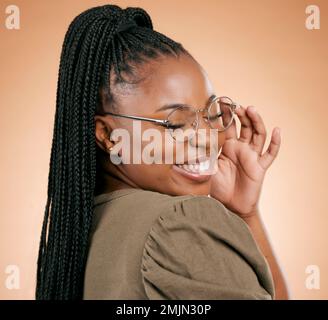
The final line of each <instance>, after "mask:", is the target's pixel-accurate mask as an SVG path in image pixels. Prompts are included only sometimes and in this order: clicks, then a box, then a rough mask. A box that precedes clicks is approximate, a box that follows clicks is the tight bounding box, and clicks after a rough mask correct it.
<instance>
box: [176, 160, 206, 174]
mask: <svg viewBox="0 0 328 320" xmlns="http://www.w3.org/2000/svg"><path fill="white" fill-rule="evenodd" d="M177 166H178V167H180V168H182V169H184V170H186V171H190V172H193V173H201V172H204V171H206V170H208V169H209V167H210V160H206V161H202V162H200V163H195V164H177Z"/></svg>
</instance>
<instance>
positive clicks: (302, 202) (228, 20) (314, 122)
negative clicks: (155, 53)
mask: <svg viewBox="0 0 328 320" xmlns="http://www.w3.org/2000/svg"><path fill="white" fill-rule="evenodd" d="M106 3H109V2H106V1H92V0H88V1H87V0H83V1H82V0H79V1H75V0H70V1H66V0H65V1H64V0H60V1H50V0H47V1H45V0H28V1H26V0H25V1H21V0H12V1H7V0H1V1H0V46H1V50H0V88H1V94H0V108H1V111H0V132H1V133H0V139H1V140H0V141H1V142H0V146H1V158H0V159H1V160H0V161H1V162H0V177H1V179H0V298H1V299H33V298H34V286H35V270H36V257H37V250H38V242H39V236H40V228H41V221H42V218H43V210H44V206H45V202H46V188H47V179H48V165H49V159H50V148H51V139H52V128H53V118H54V112H55V96H56V82H57V72H58V64H59V56H60V50H61V45H62V41H63V39H64V34H65V32H66V30H67V27H68V24H69V23H70V22H71V20H72V19H73V18H74V17H75V16H76V15H77V14H79V13H80V12H81V11H83V10H85V9H87V8H90V7H92V6H95V5H101V4H106ZM110 3H115V4H119V5H121V6H123V7H126V6H140V7H142V8H144V9H146V10H147V11H148V12H149V14H150V15H151V17H152V19H153V23H154V27H155V29H156V30H158V31H160V32H162V33H164V34H167V35H168V36H170V37H172V38H173V39H175V40H177V41H179V42H181V43H182V44H183V45H184V46H185V47H186V48H187V49H188V50H189V51H190V52H191V53H192V54H193V55H194V56H195V57H196V59H198V61H199V62H200V63H201V64H202V65H203V66H204V67H205V69H207V71H208V74H209V76H210V78H211V79H212V81H213V82H214V84H215V85H216V88H217V93H218V94H222V95H228V96H231V97H233V98H234V99H235V100H237V101H239V102H240V103H241V104H243V105H250V104H252V105H255V106H256V107H257V109H258V110H259V112H260V114H261V115H262V117H263V118H264V120H265V123H266V126H267V130H268V140H269V138H270V136H271V132H272V129H273V128H274V127H275V126H279V127H280V128H281V130H282V146H281V149H280V153H279V156H278V158H277V159H276V160H275V162H274V163H273V165H272V167H271V168H270V169H269V171H268V174H267V176H266V179H265V183H264V187H263V190H262V195H261V206H260V208H261V211H262V216H263V220H264V222H265V224H266V227H267V230H268V233H269V236H270V239H271V241H272V244H273V246H274V249H275V252H276V254H277V256H278V259H279V261H280V263H281V265H282V268H283V270H284V272H285V275H286V277H287V279H288V283H289V286H290V289H291V294H292V298H293V299H328V274H327V273H328V250H327V247H328V236H327V233H328V232H327V229H328V216H327V196H328V195H327V183H328V174H327V167H326V165H327V163H328V148H327V127H328V125H327V117H328V108H327V104H326V101H327V93H328V62H327V58H328V1H326V0H320V1H319V0H317V1H314V0H313V1H303V0H284V1H283V0H279V1H277V0H248V1H246V0H245V1H244V0H221V1H220V0H202V1H200V0H188V1H187V0H180V1H177V0H175V1H173V0H166V1H164V0H157V1H155V0H148V1H147V0H144V1H142V0H139V1H138V0H134V1H133V0H131V1H113V2H110ZM11 4H15V5H17V6H18V7H19V9H20V29H19V30H8V29H6V27H5V19H6V16H7V14H6V12H5V10H6V7H7V6H8V5H11ZM308 5H317V6H318V7H319V9H320V29H319V30H308V29H306V27H305V19H306V16H307V15H306V13H305V8H306V7H307V6H308ZM267 145H268V141H267V144H266V146H267ZM311 265H314V266H316V267H317V268H318V269H317V270H319V271H320V278H319V281H320V288H319V289H312V290H310V289H308V288H307V287H306V284H305V281H306V279H307V277H309V274H308V273H306V268H307V266H311ZM12 266H14V267H12ZM15 266H16V267H15ZM11 268H16V269H15V270H16V271H17V270H18V271H19V275H20V277H19V288H17V289H8V288H7V287H8V283H7V281H8V276H10V274H11V272H13V270H14V269H11ZM317 280H318V278H317Z"/></svg>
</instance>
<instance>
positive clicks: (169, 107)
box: [155, 94, 216, 112]
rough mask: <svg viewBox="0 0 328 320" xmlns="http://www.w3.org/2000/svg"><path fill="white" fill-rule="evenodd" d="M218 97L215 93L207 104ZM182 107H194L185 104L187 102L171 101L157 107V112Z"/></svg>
mask: <svg viewBox="0 0 328 320" xmlns="http://www.w3.org/2000/svg"><path fill="white" fill-rule="evenodd" d="M214 97H216V95H215V94H212V95H211V96H210V97H209V98H208V100H207V102H206V106H207V105H208V104H209V103H210V101H211V100H212V99H213V98H214ZM181 107H184V108H185V107H192V106H191V105H189V104H185V103H169V104H164V105H163V106H161V107H160V108H158V109H156V110H155V112H159V111H164V110H170V109H176V108H181Z"/></svg>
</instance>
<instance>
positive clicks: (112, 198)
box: [84, 189, 275, 300]
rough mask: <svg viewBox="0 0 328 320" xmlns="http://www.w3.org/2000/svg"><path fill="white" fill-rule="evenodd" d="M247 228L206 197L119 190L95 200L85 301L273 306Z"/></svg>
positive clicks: (267, 277)
mask: <svg viewBox="0 0 328 320" xmlns="http://www.w3.org/2000/svg"><path fill="white" fill-rule="evenodd" d="M274 294H275V293H274V285H273V280H272V275H271V272H270V269H269V266H268V263H267V261H266V259H265V257H264V256H263V255H262V253H261V252H260V249H259V247H258V245H257V244H256V242H255V240H254V238H253V236H252V234H251V231H250V229H249V227H248V225H247V224H246V223H245V222H244V221H243V220H242V219H241V218H240V217H238V216H237V215H236V214H235V213H233V212H231V211H230V210H228V209H227V208H226V207H225V206H224V205H223V204H222V203H220V202H219V201H217V200H215V199H213V198H210V197H207V196H194V195H185V196H169V195H165V194H161V193H158V192H154V191H147V190H142V189H121V190H116V191H113V192H111V193H104V194H100V195H98V196H96V197H95V200H94V219H93V227H92V236H91V240H90V249H89V255H88V260H87V265H86V273H85V283H84V299H110V300H114V299H122V300H124V299H131V300H132V299H143V300H145V299H151V300H154V299H157V300H160V299H169V300H172V299H173V300H180V299H198V300H200V299H209V300H217V299H218V300H219V299H266V300H267V299H274Z"/></svg>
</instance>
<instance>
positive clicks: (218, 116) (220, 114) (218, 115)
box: [208, 112, 223, 120]
mask: <svg viewBox="0 0 328 320" xmlns="http://www.w3.org/2000/svg"><path fill="white" fill-rule="evenodd" d="M222 116H223V113H222V112H220V113H217V114H216V115H214V116H210V117H208V118H209V120H216V119H217V118H220V117H222Z"/></svg>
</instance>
